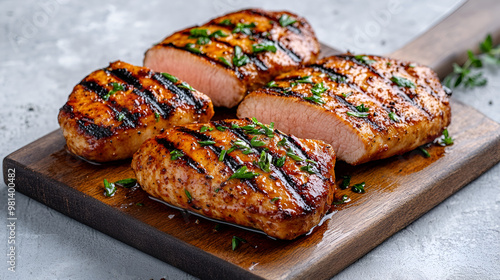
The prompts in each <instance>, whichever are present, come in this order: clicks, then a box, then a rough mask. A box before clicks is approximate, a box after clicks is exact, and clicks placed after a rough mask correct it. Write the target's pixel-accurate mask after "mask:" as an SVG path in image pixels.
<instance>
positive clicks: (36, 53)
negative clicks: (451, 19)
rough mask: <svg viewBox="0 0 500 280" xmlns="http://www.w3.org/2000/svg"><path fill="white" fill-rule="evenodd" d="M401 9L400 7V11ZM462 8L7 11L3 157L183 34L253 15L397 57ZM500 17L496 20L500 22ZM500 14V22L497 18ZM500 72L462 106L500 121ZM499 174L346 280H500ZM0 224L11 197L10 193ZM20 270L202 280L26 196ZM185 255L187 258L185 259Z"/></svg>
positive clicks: (38, 4) (341, 5)
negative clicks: (272, 14) (98, 86)
mask: <svg viewBox="0 0 500 280" xmlns="http://www.w3.org/2000/svg"><path fill="white" fill-rule="evenodd" d="M391 3H392V4H395V5H396V6H395V7H396V8H389V6H390V4H391ZM459 3H460V1H457V0H445V1H435V0H425V1H409V0H408V1H403V0H401V1H398V0H395V1H340V0H339V1H303V0H302V1H298V0H287V1H273V2H272V3H271V1H242V0H216V1H194V0H183V1H147V2H146V1H127V2H125V1H110V2H105V1H96V0H92V1H70V0H64V1H63V0H58V1H56V0H44V1H35V0H26V1H17V0H2V1H0V38H1V39H0V104H1V106H2V110H0V135H1V137H0V157H1V158H4V157H5V156H6V155H8V154H9V153H11V152H13V151H14V150H16V149H18V148H21V147H22V146H24V145H26V144H28V143H30V142H32V141H33V140H35V139H37V138H40V137H42V136H44V135H45V134H47V133H49V132H51V131H53V130H55V129H57V128H58V125H57V121H56V116H57V113H58V109H59V108H60V107H61V106H62V105H63V104H64V102H65V101H66V98H67V96H68V95H69V93H70V92H71V90H72V88H73V86H74V85H75V84H77V83H78V82H79V81H80V80H81V79H82V78H83V77H84V76H85V75H87V74H88V73H90V72H91V71H93V70H95V69H97V68H100V67H103V66H106V65H107V64H108V63H109V62H110V61H113V60H117V59H121V60H124V61H127V62H130V63H133V64H137V65H140V64H141V63H142V58H143V53H144V51H145V50H146V49H147V48H148V47H150V46H151V45H152V44H153V43H156V42H158V41H160V40H161V39H162V38H163V37H165V36H166V35H168V34H170V33H171V32H173V31H176V30H178V29H181V28H184V27H187V26H190V25H194V24H202V23H203V22H205V21H207V20H208V19H210V18H212V17H214V16H217V15H220V14H223V13H225V12H228V11H232V10H237V9H240V8H243V7H263V8H266V9H275V10H280V9H284V8H285V9H288V10H291V11H294V12H296V13H298V14H300V15H303V16H305V17H306V18H307V19H308V20H309V21H310V22H311V24H312V25H313V28H314V29H315V31H316V34H317V36H318V37H319V39H320V40H321V41H322V42H324V43H326V44H329V45H331V46H333V47H336V48H338V49H341V50H351V51H354V52H366V53H374V54H384V53H390V52H391V51H393V50H395V49H397V48H399V47H401V46H402V45H404V44H405V43H407V42H409V41H410V40H411V39H412V38H415V37H416V36H417V35H418V34H420V33H421V32H424V31H425V30H426V29H427V28H429V27H430V26H431V25H432V24H434V23H436V22H437V21H438V20H439V19H440V18H442V17H443V16H444V15H445V14H446V13H448V12H450V11H452V10H453V9H454V8H456V7H457V5H458V4H459ZM492 16H495V15H492ZM496 16H498V15H496ZM498 70H499V67H488V68H487V69H486V75H487V76H488V78H489V83H488V86H487V87H484V88H479V89H475V90H457V91H456V92H455V93H454V96H453V98H454V99H457V100H462V101H464V102H466V103H467V104H470V105H471V106H473V107H475V108H478V109H479V110H480V111H482V112H483V113H485V114H486V115H487V116H489V117H490V118H492V119H494V120H496V121H497V122H500V110H499V108H500V106H499V104H500V97H499V94H500V79H499V77H500V75H499V73H498ZM499 181H500V165H496V166H495V167H494V168H492V169H491V170H490V171H488V172H486V173H485V174H484V175H482V176H481V177H480V178H478V179H477V180H475V181H474V182H472V183H471V184H470V185H468V186H466V187H465V188H464V189H463V190H461V191H460V192H458V193H457V194H455V195H453V196H452V197H451V198H449V199H447V200H446V201H444V202H443V203H442V204H440V205H439V206H437V207H436V208H435V209H433V210H432V211H430V212H429V213H427V214H426V215H424V216H423V217H422V218H420V219H418V220H417V221H416V222H414V223H413V224H411V225H410V226H408V227H407V228H405V229H403V230H402V231H401V232H399V233H397V234H395V235H394V236H393V237H391V238H389V239H388V240H387V241H385V242H384V243H383V244H382V245H380V246H378V247H377V248H376V249H374V250H373V251H372V252H370V253H369V254H367V255H366V256H364V257H363V258H361V259H360V260H359V261H357V262H356V263H354V264H353V265H351V266H350V267H348V268H347V269H345V270H344V271H343V272H341V273H340V274H338V275H337V276H336V277H335V279H500V183H499ZM0 185H1V186H0V205H1V207H0V220H2V221H4V223H7V222H6V217H7V212H6V208H7V207H6V202H7V191H6V187H5V184H4V183H3V180H2V183H1V184H0ZM16 203H17V210H16V211H17V215H18V217H19V218H18V221H17V226H18V227H17V254H18V255H17V272H16V273H10V272H9V271H7V267H8V266H7V264H6V261H7V257H6V253H7V229H5V228H4V229H2V230H0V243H1V244H2V245H1V246H0V256H2V257H0V260H1V262H0V278H1V279H160V278H161V277H165V278H166V279H192V278H193V277H192V276H190V275H188V274H186V273H184V272H182V271H180V270H178V269H176V268H173V267H171V266H170V265H168V264H166V263H164V262H162V261H159V260H157V259H155V258H153V257H151V256H149V255H146V254H144V253H142V252H140V251H138V250H136V249H134V248H131V247H129V246H127V245H124V244H123V243H121V242H119V241H116V240H114V239H112V238H110V237H108V236H106V235H104V234H102V233H100V232H97V231H96V230H94V229H92V228H89V227H87V226H85V225H82V224H80V223H78V222H76V221H74V220H72V219H70V218H68V217H66V216H64V215H62V214H60V213H58V212H56V211H54V210H52V209H50V208H48V207H47V206H44V205H42V204H40V203H38V202H36V201H34V200H32V199H29V198H28V197H26V196H24V195H21V194H19V193H18V194H17V195H16ZM178 253H179V254H182V252H178Z"/></svg>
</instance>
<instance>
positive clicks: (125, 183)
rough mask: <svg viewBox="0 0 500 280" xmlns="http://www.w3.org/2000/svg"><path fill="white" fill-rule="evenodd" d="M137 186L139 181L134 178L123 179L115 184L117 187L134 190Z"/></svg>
mask: <svg viewBox="0 0 500 280" xmlns="http://www.w3.org/2000/svg"><path fill="white" fill-rule="evenodd" d="M136 184H137V179H134V178H128V179H121V180H118V181H116V182H115V185H118V186H122V187H124V188H127V189H129V188H132V187H134V186H135V185H136Z"/></svg>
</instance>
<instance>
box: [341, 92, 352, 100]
mask: <svg viewBox="0 0 500 280" xmlns="http://www.w3.org/2000/svg"><path fill="white" fill-rule="evenodd" d="M351 95H352V91H350V92H343V93H342V97H344V98H347V97H349V96H351Z"/></svg>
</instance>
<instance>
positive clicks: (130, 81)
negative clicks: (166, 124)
mask: <svg viewBox="0 0 500 280" xmlns="http://www.w3.org/2000/svg"><path fill="white" fill-rule="evenodd" d="M104 71H105V72H106V73H108V74H111V75H113V76H114V77H115V78H117V79H120V80H122V81H123V82H125V83H126V84H127V85H129V86H133V88H132V92H133V93H134V94H135V95H137V96H140V97H142V98H143V99H144V101H145V102H146V104H147V105H148V106H149V108H150V109H151V111H154V112H157V113H158V114H160V116H162V117H163V118H164V119H168V117H169V116H170V114H171V113H172V112H173V111H175V109H176V108H177V107H176V106H175V104H172V105H169V104H166V103H160V102H159V101H158V100H157V99H156V96H155V95H154V94H153V93H152V92H151V91H150V90H148V89H145V88H143V86H142V84H141V83H140V81H139V79H137V78H136V77H134V76H133V74H132V73H131V72H129V71H128V70H127V69H125V68H118V69H113V70H108V69H104Z"/></svg>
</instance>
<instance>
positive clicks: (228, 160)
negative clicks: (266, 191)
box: [177, 127, 262, 192]
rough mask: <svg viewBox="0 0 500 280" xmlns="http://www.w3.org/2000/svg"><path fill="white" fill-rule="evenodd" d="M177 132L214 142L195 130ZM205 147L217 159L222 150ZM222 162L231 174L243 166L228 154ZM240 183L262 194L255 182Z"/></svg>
mask: <svg viewBox="0 0 500 280" xmlns="http://www.w3.org/2000/svg"><path fill="white" fill-rule="evenodd" d="M177 130H178V131H181V132H183V133H186V134H188V135H191V136H193V137H194V138H196V139H199V140H201V141H210V140H212V141H213V140H214V139H213V138H212V137H210V136H208V135H205V134H203V133H200V132H198V131H195V130H191V129H189V128H186V127H179V128H177ZM205 147H206V148H208V149H210V150H212V152H213V153H214V154H215V155H216V156H217V157H219V156H220V154H221V152H222V149H221V148H220V147H217V146H215V145H207V146H205ZM223 162H224V164H225V165H226V166H227V167H228V168H229V169H230V170H231V171H232V172H233V173H234V172H236V170H238V169H239V168H240V167H242V166H243V165H240V164H239V163H238V162H237V161H236V160H235V159H234V158H233V157H232V156H230V155H228V154H226V156H225V157H224V161H223ZM242 181H243V182H245V184H247V186H249V187H250V188H251V189H252V190H253V191H256V192H257V191H258V192H262V190H261V189H260V188H259V187H258V186H257V184H255V180H253V179H250V180H242Z"/></svg>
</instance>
